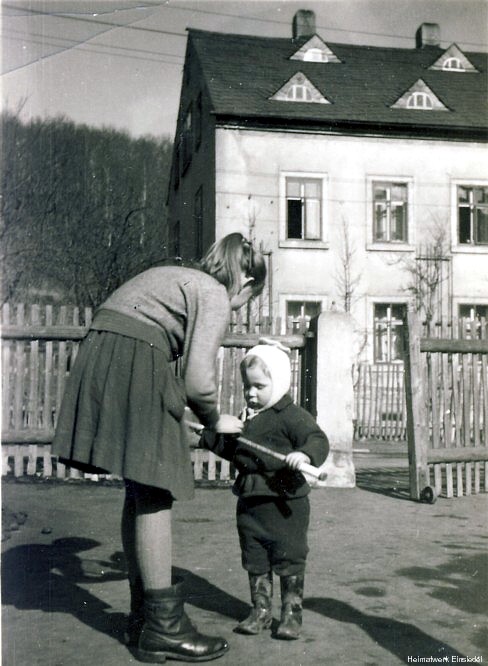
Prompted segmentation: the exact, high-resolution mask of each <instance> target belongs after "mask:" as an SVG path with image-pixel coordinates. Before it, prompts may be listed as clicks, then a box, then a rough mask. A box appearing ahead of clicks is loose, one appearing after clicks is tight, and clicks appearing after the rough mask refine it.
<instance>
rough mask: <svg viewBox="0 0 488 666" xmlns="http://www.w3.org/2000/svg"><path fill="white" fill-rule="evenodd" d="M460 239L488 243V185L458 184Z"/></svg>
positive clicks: (462, 241) (466, 242)
mask: <svg viewBox="0 0 488 666" xmlns="http://www.w3.org/2000/svg"><path fill="white" fill-rule="evenodd" d="M457 212H458V241H459V243H462V244H471V245H486V244H488V186H469V185H458V187H457Z"/></svg>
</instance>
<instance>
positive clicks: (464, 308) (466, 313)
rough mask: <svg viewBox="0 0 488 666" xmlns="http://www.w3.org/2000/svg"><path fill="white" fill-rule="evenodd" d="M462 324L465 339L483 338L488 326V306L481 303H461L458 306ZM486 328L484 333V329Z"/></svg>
mask: <svg viewBox="0 0 488 666" xmlns="http://www.w3.org/2000/svg"><path fill="white" fill-rule="evenodd" d="M458 314H459V319H460V324H461V327H462V329H463V337H465V338H468V339H469V338H483V337H485V336H486V333H488V331H487V328H486V327H487V324H488V305H486V304H480V303H476V304H473V303H460V304H459V305H458ZM483 327H484V328H485V330H484V331H483V330H482V328H483Z"/></svg>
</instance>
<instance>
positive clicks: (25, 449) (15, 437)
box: [1, 304, 310, 481]
mask: <svg viewBox="0 0 488 666" xmlns="http://www.w3.org/2000/svg"><path fill="white" fill-rule="evenodd" d="M1 316H2V321H1V324H2V333H1V334H2V473H3V474H13V475H14V476H15V477H21V476H24V475H29V476H33V475H37V476H42V477H55V478H59V479H81V478H88V479H91V480H94V481H97V480H99V479H100V478H104V479H106V478H113V477H112V476H110V475H95V474H83V473H82V472H80V471H79V470H76V469H73V468H67V467H65V466H64V465H62V464H61V463H60V462H58V460H57V458H56V457H55V456H52V455H51V444H50V443H51V441H52V438H53V434H54V429H55V426H56V420H57V415H58V414H59V408H60V405H61V400H62V397H63V392H64V388H65V383H66V378H67V377H68V375H69V371H70V368H71V366H72V364H73V362H74V360H75V358H76V355H77V353H78V347H79V344H80V341H81V340H82V338H83V337H84V336H85V334H86V331H87V327H88V326H89V324H90V322H91V319H92V312H91V310H90V309H89V308H87V309H85V310H84V311H82V312H80V310H79V309H78V308H76V307H69V306H60V307H59V308H57V309H56V310H55V309H53V307H52V306H50V305H46V306H44V307H41V306H39V305H30V306H28V307H26V306H25V305H22V304H19V305H16V306H10V305H9V304H5V305H4V306H3V308H2V313H1ZM296 329H297V325H296V322H295V323H292V322H291V320H290V321H282V320H280V319H275V320H274V321H273V322H272V321H270V320H269V319H262V320H261V321H260V322H259V324H258V323H257V322H256V321H253V320H252V319H251V320H249V321H247V322H244V321H243V320H242V319H239V318H236V319H234V321H233V323H232V325H231V327H230V329H229V331H228V334H227V337H226V339H225V340H224V343H223V346H222V347H221V348H220V350H219V354H218V358H217V377H218V382H219V396H218V399H219V409H220V410H221V411H222V412H224V413H230V414H232V413H233V414H237V413H239V411H240V410H241V409H242V407H243V406H244V402H243V396H242V384H241V377H240V371H239V364H240V361H241V360H242V358H243V356H244V354H245V352H246V349H248V348H249V347H252V346H253V345H254V344H256V343H257V342H258V339H259V337H260V336H263V335H266V336H268V337H276V338H278V339H280V340H281V341H282V342H283V343H284V344H286V345H287V346H289V347H290V349H291V365H292V387H291V392H292V396H293V398H294V400H296V401H300V400H302V401H303V400H306V399H308V398H307V397H306V396H305V391H304V384H305V383H306V382H302V372H304V366H303V364H302V359H303V357H304V355H305V347H306V339H307V335H306V322H305V321H303V322H301V323H300V324H299V326H298V332H297V330H296ZM175 370H176V371H177V367H176V368H175ZM309 374H310V371H308V375H309ZM193 443H194V444H195V441H194V442H193ZM192 460H193V465H194V476H195V479H197V480H200V479H208V480H228V479H231V478H232V477H233V475H234V470H233V469H232V468H231V466H230V464H229V463H228V462H226V461H223V460H221V459H220V458H217V457H216V456H215V455H214V454H213V453H211V452H208V451H204V450H201V449H198V448H196V447H193V448H192Z"/></svg>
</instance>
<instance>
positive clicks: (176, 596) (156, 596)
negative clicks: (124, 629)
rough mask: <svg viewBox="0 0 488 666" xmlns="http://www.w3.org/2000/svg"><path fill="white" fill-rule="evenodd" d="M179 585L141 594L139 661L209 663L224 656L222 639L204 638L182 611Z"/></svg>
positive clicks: (178, 583)
mask: <svg viewBox="0 0 488 666" xmlns="http://www.w3.org/2000/svg"><path fill="white" fill-rule="evenodd" d="M181 588H182V583H181V581H179V582H177V583H176V584H175V585H173V586H171V587H168V588H165V589H163V590H149V591H146V592H145V594H144V616H145V618H144V624H143V627H142V631H141V635H140V637H139V644H138V646H137V649H136V651H135V656H136V657H137V659H139V660H140V661H144V662H147V663H152V664H163V663H164V662H165V661H166V659H176V660H179V661H210V660H211V659H216V658H217V657H220V656H222V655H223V654H224V652H227V650H228V649H229V646H228V644H227V641H226V640H224V639H223V638H219V637H212V636H204V635H203V634H200V633H199V632H198V631H197V629H196V628H195V627H194V626H193V624H192V623H191V622H190V619H189V618H188V616H187V615H186V613H185V611H184V608H183V596H182V589H181Z"/></svg>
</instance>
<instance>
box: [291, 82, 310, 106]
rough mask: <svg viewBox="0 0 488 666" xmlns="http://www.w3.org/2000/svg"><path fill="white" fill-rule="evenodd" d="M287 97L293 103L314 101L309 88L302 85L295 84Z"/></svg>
mask: <svg viewBox="0 0 488 666" xmlns="http://www.w3.org/2000/svg"><path fill="white" fill-rule="evenodd" d="M286 96H287V97H288V99H289V100H291V101H292V102H311V101H312V93H311V92H310V90H309V89H308V88H307V86H305V85H304V84H302V83H295V84H293V85H292V86H291V87H290V89H289V90H288V92H287V94H286Z"/></svg>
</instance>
